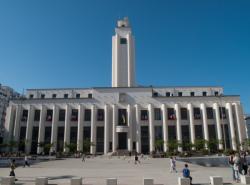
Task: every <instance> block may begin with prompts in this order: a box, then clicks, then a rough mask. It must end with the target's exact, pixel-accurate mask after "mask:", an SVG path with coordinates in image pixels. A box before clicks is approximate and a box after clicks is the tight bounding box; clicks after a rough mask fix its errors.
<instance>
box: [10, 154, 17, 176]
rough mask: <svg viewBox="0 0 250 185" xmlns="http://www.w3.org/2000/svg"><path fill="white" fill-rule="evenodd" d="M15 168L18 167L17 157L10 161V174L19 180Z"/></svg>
mask: <svg viewBox="0 0 250 185" xmlns="http://www.w3.org/2000/svg"><path fill="white" fill-rule="evenodd" d="M15 168H16V164H15V159H12V161H11V163H10V176H12V177H14V178H15V180H17V179H16V174H15Z"/></svg>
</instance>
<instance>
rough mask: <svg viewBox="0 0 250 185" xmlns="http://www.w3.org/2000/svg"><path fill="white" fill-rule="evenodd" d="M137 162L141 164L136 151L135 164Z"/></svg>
mask: <svg viewBox="0 0 250 185" xmlns="http://www.w3.org/2000/svg"><path fill="white" fill-rule="evenodd" d="M137 163H139V164H141V161H140V160H139V159H138V155H137V153H135V164H137Z"/></svg>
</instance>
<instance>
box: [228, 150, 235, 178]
mask: <svg viewBox="0 0 250 185" xmlns="http://www.w3.org/2000/svg"><path fill="white" fill-rule="evenodd" d="M228 164H229V166H230V167H231V169H232V173H233V174H232V175H233V181H236V178H235V170H234V155H233V154H232V155H230V156H229V159H228Z"/></svg>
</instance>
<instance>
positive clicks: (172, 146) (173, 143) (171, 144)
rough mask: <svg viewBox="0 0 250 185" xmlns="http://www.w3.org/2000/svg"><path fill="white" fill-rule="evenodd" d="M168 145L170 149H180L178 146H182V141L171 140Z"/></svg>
mask: <svg viewBox="0 0 250 185" xmlns="http://www.w3.org/2000/svg"><path fill="white" fill-rule="evenodd" d="M167 145H168V150H169V151H171V152H175V151H176V150H177V149H178V146H180V143H178V142H177V141H176V140H169V141H168V143H167Z"/></svg>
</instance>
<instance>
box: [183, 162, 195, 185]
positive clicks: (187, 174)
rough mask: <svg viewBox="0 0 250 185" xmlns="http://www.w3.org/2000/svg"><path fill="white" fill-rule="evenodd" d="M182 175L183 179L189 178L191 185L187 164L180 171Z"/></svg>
mask: <svg viewBox="0 0 250 185" xmlns="http://www.w3.org/2000/svg"><path fill="white" fill-rule="evenodd" d="M182 175H183V177H185V178H189V179H190V184H191V185H192V180H193V178H192V177H191V176H190V170H189V169H188V164H185V167H184V168H183V170H182Z"/></svg>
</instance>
